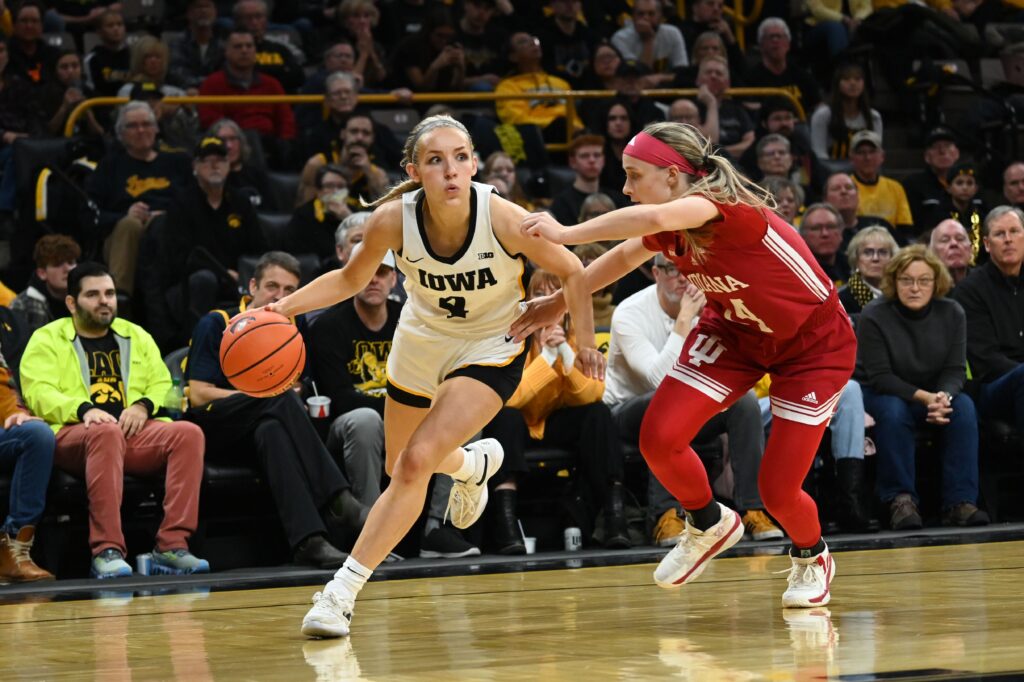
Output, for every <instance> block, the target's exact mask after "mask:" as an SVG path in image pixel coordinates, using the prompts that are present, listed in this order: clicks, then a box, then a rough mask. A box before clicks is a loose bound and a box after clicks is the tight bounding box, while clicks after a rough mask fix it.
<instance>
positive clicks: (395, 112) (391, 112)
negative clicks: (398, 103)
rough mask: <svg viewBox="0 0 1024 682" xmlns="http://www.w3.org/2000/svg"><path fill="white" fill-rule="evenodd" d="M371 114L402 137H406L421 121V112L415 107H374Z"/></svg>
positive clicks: (375, 119)
mask: <svg viewBox="0 0 1024 682" xmlns="http://www.w3.org/2000/svg"><path fill="white" fill-rule="evenodd" d="M370 115H371V116H372V117H373V120H374V121H376V122H377V123H380V124H381V125H385V126H387V127H388V128H390V129H391V132H393V133H394V134H395V135H397V136H399V137H401V138H404V137H406V136H407V135H408V134H409V133H410V132H411V131H412V129H413V127H415V125H416V124H417V123H419V122H420V114H419V112H418V111H416V110H415V109H373V110H372V111H371V112H370Z"/></svg>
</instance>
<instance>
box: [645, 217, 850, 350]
mask: <svg viewBox="0 0 1024 682" xmlns="http://www.w3.org/2000/svg"><path fill="white" fill-rule="evenodd" d="M715 207H716V208H717V209H718V212H719V213H721V214H722V216H723V219H722V220H720V221H716V222H714V223H712V225H713V231H712V239H711V244H710V245H709V246H708V249H707V251H706V253H705V257H704V260H703V262H700V263H698V262H696V261H695V260H694V259H693V258H691V257H690V256H689V255H688V254H686V253H685V250H686V241H685V240H684V239H683V238H682V235H681V234H680V232H679V231H675V232H659V233H657V234H651V235H647V236H645V237H644V239H643V243H644V246H645V247H646V248H647V249H648V250H650V251H660V252H662V253H663V254H664V255H665V257H666V258H668V259H669V260H671V261H672V262H673V263H674V264H675V266H676V267H677V268H679V271H680V272H682V273H683V274H684V275H686V278H687V279H688V280H690V282H692V283H693V284H694V286H696V287H697V288H698V289H700V290H701V291H703V292H704V295H705V296H706V297H707V300H708V307H709V308H711V311H710V312H713V313H717V314H718V315H719V316H721V317H723V318H725V319H726V320H729V321H730V322H732V323H734V324H737V325H742V328H743V329H744V331H748V332H751V333H754V334H762V335H765V336H769V337H771V338H774V339H788V338H791V337H793V336H795V335H796V334H797V331H798V330H799V329H800V327H802V326H803V325H804V323H805V322H807V320H808V319H809V318H810V317H811V315H812V314H814V313H816V312H817V313H819V314H821V313H824V312H825V311H824V310H822V304H823V303H825V302H826V301H828V300H829V298H831V297H834V296H835V286H834V285H833V284H832V280H830V279H829V278H828V276H826V275H825V273H824V272H823V271H822V269H821V267H820V266H819V265H818V263H817V261H815V259H814V256H813V255H812V254H811V251H810V249H808V248H807V244H806V243H805V242H804V240H803V238H802V237H801V236H800V235H799V234H798V233H797V232H796V230H794V229H793V228H792V227H790V226H789V225H788V224H787V223H786V221H784V220H783V219H782V218H780V217H779V216H778V215H776V214H775V212H774V211H771V210H768V209H763V210H762V209H756V208H752V207H750V206H747V205H745V204H736V205H728V204H719V203H715ZM679 253H682V254H683V255H682V256H679V255H677V254H679ZM830 303H831V302H830ZM829 307H831V306H829Z"/></svg>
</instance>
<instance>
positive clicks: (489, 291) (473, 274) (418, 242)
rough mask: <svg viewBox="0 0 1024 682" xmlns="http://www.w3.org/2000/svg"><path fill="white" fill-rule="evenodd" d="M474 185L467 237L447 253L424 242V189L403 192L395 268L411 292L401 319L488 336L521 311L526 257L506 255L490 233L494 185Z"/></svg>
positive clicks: (461, 334) (455, 333)
mask: <svg viewBox="0 0 1024 682" xmlns="http://www.w3.org/2000/svg"><path fill="white" fill-rule="evenodd" d="M472 190H473V192H472V195H471V196H470V210H469V225H470V227H469V232H468V233H467V234H466V241H465V242H464V243H463V245H462V246H461V247H460V248H459V250H458V251H457V252H456V253H455V254H453V255H452V256H449V257H447V258H446V257H443V256H438V255H437V254H435V253H434V252H433V250H432V249H431V248H430V244H429V242H428V241H427V234H426V228H425V225H424V221H423V197H424V194H423V190H422V189H418V190H415V191H413V192H406V193H405V194H403V195H402V250H401V252H399V254H398V268H399V270H401V271H402V273H403V274H405V290H406V292H407V293H408V295H409V300H408V301H407V303H406V305H405V308H404V309H403V310H402V318H403V319H407V318H408V317H409V316H412V317H414V318H416V319H418V320H420V321H421V322H423V323H424V324H426V325H427V326H429V327H432V328H434V329H436V330H438V331H441V332H443V333H445V334H448V335H451V336H458V337H461V338H486V337H493V336H498V335H501V334H505V333H507V332H508V328H509V325H511V324H512V321H513V320H514V319H515V318H516V317H518V316H519V314H520V302H521V301H522V300H523V298H524V297H525V289H524V287H523V273H524V271H525V266H526V258H525V257H524V256H522V255H520V256H512V255H511V254H509V253H508V252H507V251H505V248H504V247H503V246H502V245H501V243H500V242H499V241H498V238H497V237H495V236H494V230H493V229H492V227H491V210H490V207H491V192H492V191H493V190H494V188H493V187H491V186H490V185H484V184H481V183H477V182H474V183H473V184H472Z"/></svg>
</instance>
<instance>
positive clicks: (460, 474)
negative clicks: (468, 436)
mask: <svg viewBox="0 0 1024 682" xmlns="http://www.w3.org/2000/svg"><path fill="white" fill-rule="evenodd" d="M462 454H463V457H462V466H460V467H459V468H458V470H457V471H453V472H452V473H451V477H452V478H453V479H455V480H456V481H468V480H469V479H471V478H473V477H474V476H476V452H475V451H473V450H471V449H469V448H468V447H465V448H462Z"/></svg>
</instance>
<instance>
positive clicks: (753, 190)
mask: <svg viewBox="0 0 1024 682" xmlns="http://www.w3.org/2000/svg"><path fill="white" fill-rule="evenodd" d="M644 132H645V133H647V134H648V135H650V136H652V137H655V138H657V139H659V140H661V141H662V142H664V143H665V144H667V145H669V146H670V147H672V148H673V149H675V150H676V151H677V152H679V153H680V154H682V156H683V158H685V159H686V160H687V161H689V162H690V163H691V164H692V165H693V167H694V168H696V169H697V170H703V171H706V172H707V175H705V176H704V177H697V176H695V175H693V176H690V187H689V189H687V191H686V192H685V193H684V194H683V196H691V195H694V194H697V195H700V196H703V197H706V198H708V199H710V200H711V201H714V202H716V203H719V204H727V205H736V204H744V205H747V206H751V207H753V208H770V209H774V208H776V203H775V199H774V198H773V197H772V194H771V192H769V191H768V190H766V189H765V188H763V187H761V186H760V185H758V184H757V183H755V182H753V181H752V180H750V179H749V178H748V177H746V176H745V175H743V174H742V173H740V172H739V171H738V170H736V168H735V167H734V166H733V165H732V163H731V162H730V161H729V160H728V159H727V158H725V157H724V156H722V155H721V154H716V153H715V149H714V146H713V145H712V144H711V142H710V141H709V140H708V139H707V138H706V137H704V135H703V133H701V132H700V131H699V130H697V129H696V128H695V127H693V126H692V125H689V124H688V123H670V122H663V123H652V124H650V125H648V126H647V127H646V128H644ZM711 230H712V227H711V226H710V225H706V226H704V227H700V228H697V229H695V230H683V231H682V235H681V236H682V237H683V239H684V240H685V241H686V245H687V249H688V250H689V251H690V252H691V253H692V254H693V256H694V257H695V258H697V259H698V260H701V259H703V257H704V255H705V253H706V251H707V246H708V244H709V243H710V242H711Z"/></svg>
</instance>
